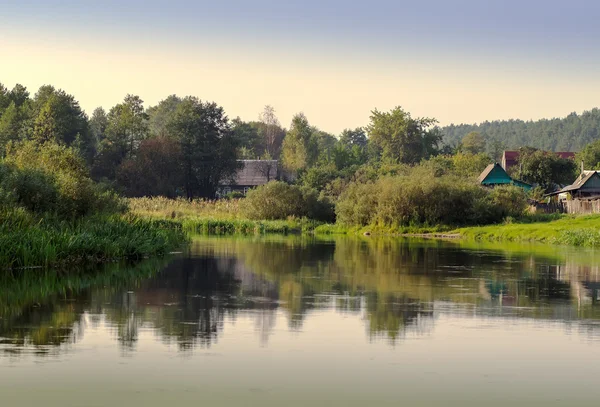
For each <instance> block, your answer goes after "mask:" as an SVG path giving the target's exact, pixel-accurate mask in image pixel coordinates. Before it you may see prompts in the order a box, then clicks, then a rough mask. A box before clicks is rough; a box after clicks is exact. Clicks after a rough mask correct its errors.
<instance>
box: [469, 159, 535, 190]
mask: <svg viewBox="0 0 600 407" xmlns="http://www.w3.org/2000/svg"><path fill="white" fill-rule="evenodd" d="M477 181H479V183H480V184H481V185H483V186H486V187H495V186H500V185H516V186H518V187H521V188H523V189H525V190H526V191H529V190H530V189H531V188H532V186H531V185H529V184H528V183H526V182H523V181H519V180H515V179H513V178H512V177H511V176H510V175H508V173H507V172H506V171H505V170H504V168H502V166H501V165H500V164H498V163H495V164H490V165H488V166H487V167H486V168H485V170H483V172H482V173H481V175H480V176H479V178H478V179H477Z"/></svg>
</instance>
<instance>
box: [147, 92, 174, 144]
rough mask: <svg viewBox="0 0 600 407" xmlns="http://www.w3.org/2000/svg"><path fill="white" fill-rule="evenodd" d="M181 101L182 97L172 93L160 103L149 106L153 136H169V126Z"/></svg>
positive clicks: (149, 126)
mask: <svg viewBox="0 0 600 407" xmlns="http://www.w3.org/2000/svg"><path fill="white" fill-rule="evenodd" d="M180 103H181V98H180V97H179V96H177V95H170V96H168V97H167V98H166V99H164V100H161V101H160V102H159V103H158V105H156V106H152V107H149V108H148V110H147V112H146V113H147V114H148V129H149V131H150V135H151V136H152V137H167V136H168V131H167V126H168V124H169V121H170V120H171V118H172V117H173V114H174V113H175V110H176V109H177V106H178V105H179V104H180Z"/></svg>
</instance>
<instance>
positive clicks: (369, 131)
mask: <svg viewBox="0 0 600 407" xmlns="http://www.w3.org/2000/svg"><path fill="white" fill-rule="evenodd" d="M597 113H598V112H597V111H595V110H594V111H592V112H589V113H586V114H584V115H582V116H581V117H584V116H586V115H592V116H595V115H597ZM575 116H576V115H575ZM576 117H578V116H576ZM586 117H587V116H586ZM582 120H583V119H582ZM586 120H588V119H586ZM541 122H543V121H541ZM541 122H538V123H541ZM549 122H551V121H549ZM510 123H513V122H510ZM514 123H517V122H516V121H515V122H514ZM482 126H483V125H482ZM527 126H529V124H527V123H526V127H527ZM459 127H460V126H454V127H451V128H450V129H451V131H449V132H448V133H447V134H444V130H443V129H441V128H440V127H438V126H437V122H436V120H435V119H432V118H426V117H425V118H418V117H413V116H412V115H411V114H410V113H409V112H407V111H405V110H403V109H402V108H401V107H396V108H394V109H392V110H390V111H387V112H381V111H378V110H377V109H375V110H373V111H372V112H371V116H370V119H369V123H367V124H366V126H365V127H359V128H355V129H346V130H344V131H343V132H342V133H341V134H340V135H337V136H336V135H333V134H329V133H327V132H325V131H322V130H320V129H318V128H317V127H316V126H314V125H312V124H311V123H310V122H309V120H308V118H307V117H306V116H305V115H304V114H302V113H298V114H297V115H295V116H294V117H293V119H292V122H291V124H290V127H289V129H286V128H284V127H283V126H282V125H281V123H280V122H279V120H278V118H277V116H276V113H275V111H274V109H273V108H272V107H270V106H266V107H265V109H264V110H263V112H261V113H260V114H259V115H258V119H257V120H256V121H250V122H245V121H242V120H241V119H239V118H236V119H233V120H230V119H229V117H228V116H227V115H226V113H225V111H224V109H223V108H222V107H221V106H219V105H218V104H216V103H214V102H207V101H202V100H200V99H198V98H196V97H193V96H186V97H179V96H176V95H171V96H169V97H167V98H166V99H164V100H162V101H160V102H159V103H158V104H157V105H156V106H150V107H146V106H144V103H143V101H142V100H141V99H140V98H139V97H138V96H135V95H127V96H126V97H125V98H124V100H123V101H122V102H121V103H118V104H117V105H115V106H113V107H112V108H111V109H109V110H108V112H107V111H105V110H104V109H102V108H97V109H96V110H94V112H93V113H92V115H91V117H88V116H87V115H86V114H85V113H84V112H83V110H82V109H81V108H80V106H79V103H78V102H77V100H76V99H75V98H74V97H73V96H72V95H69V94H67V93H66V92H64V91H62V90H60V89H56V88H54V87H52V86H49V85H46V86H42V87H41V88H40V89H39V90H38V91H37V92H36V93H35V95H33V96H31V95H30V94H29V92H28V91H27V89H26V88H24V87H23V86H21V85H16V86H15V87H14V88H13V89H12V90H8V89H6V88H5V87H4V86H2V85H0V154H2V156H3V157H4V160H5V162H7V163H9V162H11V160H12V161H14V160H15V158H14V156H16V155H17V154H19V153H17V152H19V151H22V150H23V149H25V150H26V149H27V148H29V149H38V150H39V151H40V152H39V154H40V155H43V154H46V153H45V151H46V150H47V149H48V148H50V149H52V148H64V149H67V150H68V151H69V152H72V153H73V154H74V155H75V156H77V157H78V158H79V159H80V160H81V162H82V163H83V164H82V165H83V166H84V167H85V169H86V171H87V172H86V174H89V176H90V177H91V179H92V180H93V181H95V183H94V190H98V191H100V190H106V191H108V190H113V189H114V190H116V191H118V192H120V193H122V194H124V195H126V196H130V197H140V196H165V197H169V198H175V197H186V198H189V199H191V198H208V199H212V198H214V197H215V196H216V191H217V188H218V186H219V184H222V183H224V181H226V180H227V179H228V178H229V179H231V178H233V177H234V175H235V174H236V172H237V171H238V169H239V168H240V163H239V161H238V160H239V159H276V160H278V162H279V165H280V167H281V168H280V169H281V170H283V171H280V172H279V174H282V173H283V174H285V176H284V177H283V180H284V181H286V182H287V183H276V184H271V185H268V186H266V187H263V188H258V189H257V190H256V191H253V192H251V193H250V194H249V195H248V197H247V198H246V199H245V203H244V205H242V207H243V208H244V211H245V213H246V214H247V216H248V217H250V218H259V219H282V218H286V217H309V218H313V219H319V220H323V221H334V220H335V219H336V217H337V219H339V220H341V221H342V222H344V223H348V224H350V223H352V224H361V225H364V224H371V223H378V224H379V223H380V224H385V225H406V224H430V225H432V224H440V223H445V224H457V223H462V224H478V223H488V222H495V221H501V220H502V218H503V217H506V216H517V215H518V213H519V211H520V210H521V209H522V208H523V205H524V202H526V198H527V197H525V195H524V194H519V193H517V192H516V191H514V190H507V191H503V190H499V191H498V192H493V193H492V192H490V191H484V190H481V188H480V187H479V186H478V185H477V183H476V178H477V176H478V175H479V174H480V173H481V171H482V170H483V169H484V168H485V167H486V166H487V165H488V164H489V163H491V162H493V161H494V160H497V159H498V155H499V153H501V151H502V148H503V147H504V144H502V143H503V142H502V140H500V139H499V138H497V137H496V138H494V137H495V136H494V135H493V134H492V135H490V134H487V133H485V132H484V131H470V132H467V130H468V128H466V127H465V128H464V129H462V130H460V129H459ZM446 131H448V128H447V129H446ZM586 134H588V136H589V137H594V136H593V135H592V132H588V133H586ZM452 137H454V139H455V142H453V145H449V144H448V143H445V142H444V140H448V138H452ZM582 142H583V141H582ZM534 144H535V143H534ZM520 146H521V144H519V145H518V146H517V147H520ZM559 149H564V148H559ZM36 151H37V150H36ZM584 151H585V152H586V157H587V158H586V162H587V163H588V167H590V168H591V167H592V166H600V147H598V146H597V145H596V144H591V145H590V147H587V148H586V149H584ZM521 152H522V154H521V163H520V164H521V165H519V166H518V169H519V172H518V173H516V174H513V176H515V178H518V179H521V180H522V181H525V182H530V183H533V184H535V185H537V186H539V188H537V189H536V194H537V196H542V195H543V193H544V192H548V191H550V190H554V189H556V188H557V187H559V186H561V185H565V184H568V183H570V182H572V180H573V179H574V177H575V176H576V173H577V166H576V165H574V163H573V162H572V161H568V160H563V159H560V158H559V157H556V156H554V155H551V154H547V153H545V152H543V151H539V150H536V149H534V148H526V149H522V150H521ZM582 154H583V153H582ZM37 160H38V161H39V158H38V159H37ZM24 161H27V160H23V162H24ZM64 165H65V166H66V167H68V168H70V167H69V165H70V164H68V163H67V164H64ZM78 168H79V167H78ZM82 171H83V170H82ZM82 173H83V172H82ZM86 176H87V175H86ZM55 178H56V179H57V180H59V181H60V182H62V180H63V178H61V176H56V177H55ZM280 178H282V177H280ZM6 179H8V178H6ZM23 182H25V181H23ZM57 182H58V181H57ZM38 184H39V185H41V184H42V183H41V182H38ZM57 185H59V184H57ZM60 185H62V184H60ZM14 188H16V186H14V185H13V192H14ZM73 188H75V189H77V186H75V184H73ZM23 196H24V195H23ZM91 196H92V197H93V196H95V195H93V194H92V195H91ZM506 199H509V200H511V202H510V203H507V202H503V201H504V200H506ZM94 200H95V198H94V199H92V201H94ZM457 208H460V211H458V210H457Z"/></svg>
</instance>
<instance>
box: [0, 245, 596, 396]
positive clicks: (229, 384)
mask: <svg viewBox="0 0 600 407" xmlns="http://www.w3.org/2000/svg"><path fill="white" fill-rule="evenodd" d="M599 265H600V253H595V252H594V251H590V250H582V249H571V248H561V247H553V246H523V245H510V246H506V245H499V244H474V243H465V242H442V241H434V240H409V239H378V238H365V239H358V238H356V239H350V238H339V239H325V240H323V239H315V238H308V237H298V236H292V237H278V236H271V237H262V238H256V237H254V238H216V237H215V238H209V237H197V238H194V240H193V243H192V245H191V247H190V248H189V251H186V252H185V253H182V254H176V255H172V256H170V257H169V258H166V259H160V260H148V261H145V262H142V263H140V264H137V265H135V266H127V265H123V264H115V265H110V266H108V267H105V268H104V269H103V270H101V271H98V270H77V271H74V272H70V273H60V275H57V273H55V272H53V271H48V272H42V271H40V270H27V271H23V272H21V273H19V275H15V276H4V277H3V278H2V280H1V281H0V295H1V296H0V395H1V400H2V402H1V403H2V406H7V407H8V406H11V407H12V406H37V405H43V406H46V407H49V406H52V407H53V406H61V407H67V406H77V407H80V406H102V407H104V406H145V407H150V406H172V405H206V406H398V405H407V406H454V405H456V406H506V405H513V406H579V405H581V406H584V405H586V406H588V405H594V404H595V403H596V402H598V400H600V386H598V385H597V379H598V378H599V377H600V294H599V290H600V266H599Z"/></svg>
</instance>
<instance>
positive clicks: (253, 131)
mask: <svg viewBox="0 0 600 407" xmlns="http://www.w3.org/2000/svg"><path fill="white" fill-rule="evenodd" d="M232 125H233V127H232V131H233V133H234V137H235V138H236V139H237V140H238V141H239V143H240V154H239V155H240V158H242V159H246V160H251V159H256V158H259V157H261V155H263V154H261V152H263V151H264V150H263V149H262V148H261V142H262V140H261V137H260V135H259V132H258V128H257V126H253V125H252V124H251V123H248V122H244V121H242V119H240V118H239V117H236V118H235V119H233V120H232Z"/></svg>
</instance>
